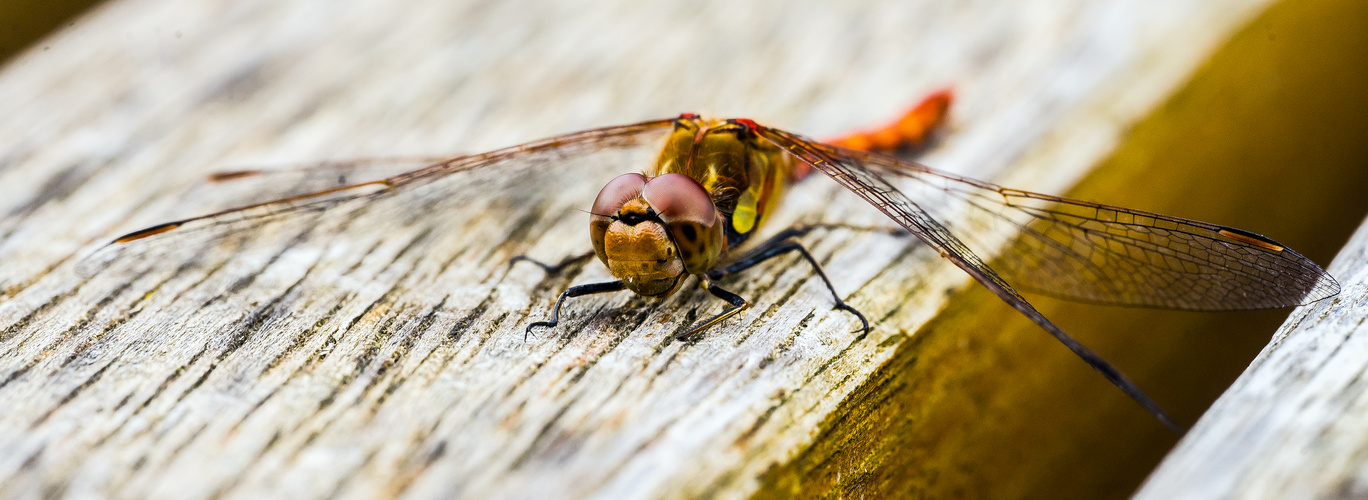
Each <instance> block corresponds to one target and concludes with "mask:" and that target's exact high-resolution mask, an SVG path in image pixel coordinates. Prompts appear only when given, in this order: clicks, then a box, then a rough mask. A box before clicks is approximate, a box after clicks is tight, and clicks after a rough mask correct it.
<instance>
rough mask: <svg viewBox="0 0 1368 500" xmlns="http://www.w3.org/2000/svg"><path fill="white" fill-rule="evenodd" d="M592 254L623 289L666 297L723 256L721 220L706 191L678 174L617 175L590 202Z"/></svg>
mask: <svg viewBox="0 0 1368 500" xmlns="http://www.w3.org/2000/svg"><path fill="white" fill-rule="evenodd" d="M593 214H594V215H593V220H592V221H591V222H590V224H589V237H590V239H592V240H593V242H594V253H596V254H598V258H599V260H601V261H603V264H604V265H606V266H608V270H609V271H611V272H612V273H613V276H614V277H616V278H617V279H620V280H622V282H623V283H624V284H626V286H627V288H628V289H630V290H632V291H634V292H636V293H639V294H641V295H646V296H657V295H668V294H670V293H673V292H674V291H675V290H678V289H679V286H680V285H681V284H683V282H684V277H685V276H686V275H688V274H701V273H703V272H704V271H707V270H708V269H709V268H710V267H712V265H713V263H714V262H716V261H717V258H718V256H720V255H721V254H722V224H721V223H720V221H721V218H720V217H718V215H717V209H716V207H714V206H713V202H712V198H711V197H709V196H708V192H707V191H705V190H704V189H703V187H702V186H699V185H698V183H697V182H694V180H693V179H690V178H689V177H687V176H685V175H682V174H665V175H662V176H659V177H652V178H647V177H646V176H644V175H641V174H624V175H620V176H618V177H617V178H615V179H613V180H612V181H609V182H608V185H606V186H604V187H603V190H602V191H600V192H599V195H598V198H597V199H595V200H594V208H593Z"/></svg>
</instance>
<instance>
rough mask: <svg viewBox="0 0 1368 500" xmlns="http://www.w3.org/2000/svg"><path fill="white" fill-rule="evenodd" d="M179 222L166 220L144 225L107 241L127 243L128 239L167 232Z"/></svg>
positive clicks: (134, 239)
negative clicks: (147, 225)
mask: <svg viewBox="0 0 1368 500" xmlns="http://www.w3.org/2000/svg"><path fill="white" fill-rule="evenodd" d="M181 224H182V223H181V222H166V223H162V224H157V225H155V226H150V227H145V228H142V229H139V230H137V231H133V232H131V233H128V234H125V235H123V236H120V237H118V238H114V241H111V242H109V243H110V244H111V245H117V244H120V243H128V242H130V241H137V240H141V239H143V238H146V237H148V236H154V235H158V234H161V233H165V232H167V231H170V230H173V229H176V228H178V227H180V226H181Z"/></svg>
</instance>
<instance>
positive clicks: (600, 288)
mask: <svg viewBox="0 0 1368 500" xmlns="http://www.w3.org/2000/svg"><path fill="white" fill-rule="evenodd" d="M626 288H627V287H626V286H625V285H623V284H622V282H621V281H605V282H603V283H589V284H586V285H579V286H572V287H570V288H567V289H565V292H562V293H561V296H560V299H558V300H556V308H555V309H552V310H551V321H538V322H536V323H532V324H530V325H527V330H526V331H524V332H523V341H526V340H527V336H528V335H529V334H531V333H532V329H533V328H536V327H539V326H545V327H547V328H551V327H554V326H556V325H557V324H559V323H560V310H561V304H564V303H565V299H568V298H570V297H579V296H581V295H593V294H596V293H608V292H617V291H621V290H623V289H626Z"/></svg>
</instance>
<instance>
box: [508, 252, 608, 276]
mask: <svg viewBox="0 0 1368 500" xmlns="http://www.w3.org/2000/svg"><path fill="white" fill-rule="evenodd" d="M593 256H594V252H593V251H590V252H589V253H584V254H580V255H571V256H569V257H566V258H564V259H561V261H560V262H558V263H556V264H547V263H545V262H542V261H539V260H536V259H533V258H531V257H528V256H526V255H519V256H517V257H513V258H511V259H508V265H509V266H510V267H512V266H513V265H514V264H517V263H519V262H530V263H532V264H535V265H536V266H537V267H540V268H542V270H543V271H546V274H560V272H561V271H564V270H565V268H567V267H570V266H571V265H574V264H578V263H580V262H584V261H586V260H589V258H590V257H593Z"/></svg>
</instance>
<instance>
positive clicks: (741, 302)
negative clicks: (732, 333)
mask: <svg viewBox="0 0 1368 500" xmlns="http://www.w3.org/2000/svg"><path fill="white" fill-rule="evenodd" d="M699 284H700V285H702V286H703V288H704V289H706V290H707V291H708V293H711V294H712V295H713V297H717V298H719V299H722V300H725V301H727V303H729V304H731V305H732V307H731V309H727V310H725V311H722V312H721V313H718V314H717V315H716V316H713V317H711V318H708V319H706V320H703V321H702V322H700V323H698V324H696V325H694V326H691V327H689V329H688V330H685V331H684V333H681V334H679V335H676V336H675V338H676V339H679V340H687V339H688V338H689V337H690V336H692V335H693V334H695V333H698V332H700V331H703V330H704V329H705V328H707V327H710V326H713V325H715V324H717V323H719V322H721V321H722V320H724V319H727V318H730V317H732V316H733V315H735V314H736V313H739V312H741V311H743V310H745V309H746V308H748V307H750V303H749V302H746V299H743V298H741V296H740V295H737V294H734V293H731V292H728V291H726V290H723V289H722V287H720V286H717V284H716V283H713V282H712V280H709V279H707V278H703V280H702V281H701V282H700V283H699Z"/></svg>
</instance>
